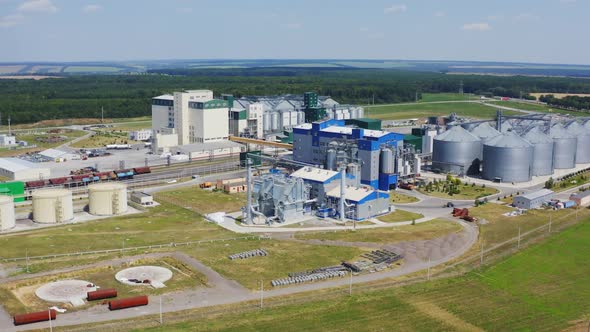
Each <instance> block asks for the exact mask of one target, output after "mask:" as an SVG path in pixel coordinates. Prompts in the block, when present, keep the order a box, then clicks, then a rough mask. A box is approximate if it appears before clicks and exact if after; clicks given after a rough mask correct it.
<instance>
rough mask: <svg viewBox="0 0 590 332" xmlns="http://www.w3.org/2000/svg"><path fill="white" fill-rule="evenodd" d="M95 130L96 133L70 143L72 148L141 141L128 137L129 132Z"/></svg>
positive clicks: (99, 146)
mask: <svg viewBox="0 0 590 332" xmlns="http://www.w3.org/2000/svg"><path fill="white" fill-rule="evenodd" d="M109 129H110V130H102V131H97V132H96V134H93V135H92V136H90V137H88V138H86V139H83V140H80V141H78V142H76V143H73V144H71V146H72V147H73V148H101V147H104V146H106V145H108V144H137V143H143V142H138V141H134V140H130V139H129V133H128V132H126V131H122V130H115V129H112V128H109Z"/></svg>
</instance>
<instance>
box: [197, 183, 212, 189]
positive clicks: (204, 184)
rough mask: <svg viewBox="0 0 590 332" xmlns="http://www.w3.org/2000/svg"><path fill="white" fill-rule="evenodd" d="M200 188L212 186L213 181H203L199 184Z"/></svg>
mask: <svg viewBox="0 0 590 332" xmlns="http://www.w3.org/2000/svg"><path fill="white" fill-rule="evenodd" d="M199 187H200V188H201V189H206V188H211V187H213V183H211V182H203V183H201V184H200V185H199Z"/></svg>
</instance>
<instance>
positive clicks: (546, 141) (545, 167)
mask: <svg viewBox="0 0 590 332" xmlns="http://www.w3.org/2000/svg"><path fill="white" fill-rule="evenodd" d="M522 138H524V139H526V140H527V141H528V142H529V143H531V144H532V145H533V167H532V172H533V176H541V175H551V174H553V139H552V138H551V137H549V136H547V135H546V134H545V133H543V131H541V129H539V127H533V128H532V129H530V130H529V131H527V132H526V133H525V134H524V135H523V136H522Z"/></svg>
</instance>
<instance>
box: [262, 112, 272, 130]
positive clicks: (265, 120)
mask: <svg viewBox="0 0 590 332" xmlns="http://www.w3.org/2000/svg"><path fill="white" fill-rule="evenodd" d="M262 125H263V127H264V131H265V132H269V131H270V128H271V116H270V112H264V114H263V115H262Z"/></svg>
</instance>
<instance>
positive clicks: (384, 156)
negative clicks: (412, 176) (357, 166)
mask: <svg viewBox="0 0 590 332" xmlns="http://www.w3.org/2000/svg"><path fill="white" fill-rule="evenodd" d="M393 155H394V153H393V151H392V150H391V149H390V148H383V149H381V153H380V155H379V164H380V170H381V173H385V174H393V173H395V165H394V163H393Z"/></svg>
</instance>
